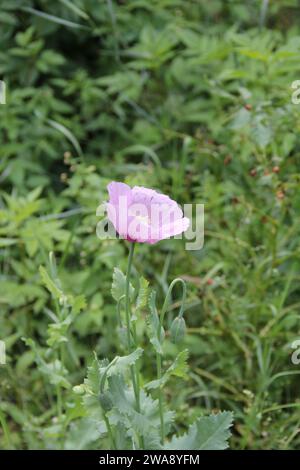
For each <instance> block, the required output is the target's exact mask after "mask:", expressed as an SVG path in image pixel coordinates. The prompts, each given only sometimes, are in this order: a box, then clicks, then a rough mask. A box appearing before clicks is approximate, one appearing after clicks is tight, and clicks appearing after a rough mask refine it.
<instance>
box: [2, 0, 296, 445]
mask: <svg viewBox="0 0 300 470" xmlns="http://www.w3.org/2000/svg"><path fill="white" fill-rule="evenodd" d="M0 8H1V11H0V33H1V45H0V76H1V77H2V78H3V79H4V80H5V82H6V84H7V104H6V105H1V106H0V138H1V146H0V157H1V163H0V181H1V191H0V237H1V238H0V246H1V248H0V254H1V263H0V266H1V277H0V339H2V340H5V342H6V347H7V365H5V366H0V394H1V402H0V421H1V425H2V426H1V427H0V448H15V449H27V448H31V449H40V448H41V449H45V448H66V449H73V448H74V449H78V448H82V449H83V448H87V449H92V448H99V446H100V444H99V439H98V430H97V429H96V428H95V426H92V425H91V422H90V421H89V420H88V419H87V418H86V416H85V410H84V408H83V406H82V403H81V399H80V396H78V395H77V394H76V393H75V392H74V390H73V387H74V386H75V385H78V384H80V383H82V381H83V378H84V377H85V375H86V368H87V366H88V365H89V364H90V363H91V361H92V359H93V351H96V353H97V355H98V356H99V357H104V356H108V357H109V358H111V356H112V354H113V353H115V351H117V350H119V342H120V341H119V338H118V337H117V335H116V334H115V330H116V320H115V318H116V315H115V304H114V301H113V299H112V297H111V292H110V286H111V281H112V270H113V267H114V266H118V267H119V268H121V269H123V270H124V269H125V266H126V256H127V248H126V245H125V243H123V242H118V241H101V240H99V239H98V238H97V237H96V235H95V229H96V224H97V222H98V221H99V218H98V217H97V216H96V209H97V206H98V204H99V203H100V202H102V201H103V200H105V199H106V198H107V192H106V185H107V183H108V182H109V181H111V180H117V181H125V182H127V183H128V184H130V185H134V184H139V185H144V186H149V187H153V188H157V189H158V190H160V191H162V192H165V193H167V194H169V195H170V196H171V197H172V198H174V199H176V200H178V201H179V202H180V203H182V204H183V203H186V202H200V203H204V204H205V224H206V230H205V232H206V235H205V245H204V248H203V249H202V250H200V251H189V252H187V251H185V250H184V245H183V244H182V245H181V244H180V242H179V241H176V242H174V241H172V240H168V241H164V242H161V243H159V244H158V245H156V246H155V247H154V248H153V247H152V248H151V249H149V248H148V247H147V246H139V247H138V250H137V254H136V260H135V273H136V275H137V274H139V275H140V274H143V275H144V276H145V277H148V278H149V279H150V280H151V281H152V283H153V284H154V285H155V286H156V287H157V289H158V290H159V292H160V295H161V296H162V295H163V294H165V293H166V288H167V284H168V282H169V281H170V279H173V277H174V276H181V277H183V278H185V279H186V280H187V281H188V310H187V312H186V319H187V324H188V330H189V333H190V334H189V335H188V338H187V340H186V347H187V348H188V349H189V351H190V358H189V363H190V366H191V370H192V373H190V376H189V380H188V381H187V382H186V385H185V386H184V387H182V386H177V388H176V385H173V386H172V387H170V388H169V392H168V396H167V399H168V400H170V401H172V404H173V409H175V410H176V413H177V417H178V420H179V422H181V423H182V427H181V428H180V429H178V430H177V431H180V430H183V429H184V428H185V425H186V423H188V422H191V421H192V420H193V419H194V418H195V417H196V416H199V415H201V414H206V413H208V412H209V411H211V410H219V409H227V410H232V411H233V412H234V416H235V425H234V428H233V437H232V438H231V441H230V445H231V447H232V448H235V449H247V448H252V449H270V448H275V449H293V448H297V447H298V448H299V446H300V437H299V434H298V431H299V425H300V410H299V408H300V401H299V375H298V374H299V372H300V370H299V366H297V365H293V364H292V363H291V353H292V349H291V343H292V342H293V340H295V339H297V338H298V337H299V336H300V332H299V307H300V290H299V266H300V264H299V257H300V251H299V239H300V224H299V206H300V192H299V182H300V157H299V150H300V140H299V129H300V113H299V109H300V108H299V106H297V105H294V104H292V102H291V93H292V90H291V83H292V82H293V81H294V80H296V79H299V78H300V65H299V53H300V29H299V21H298V18H299V14H300V5H299V2H297V1H296V0H294V1H293V0H290V1H288V0H280V1H279V0H278V1H270V2H268V1H264V0H263V1H261V0H252V1H248V2H244V1H238V0H236V1H235V0H228V1H221V0H210V1H204V0H152V1H151V2H150V1H147V0H128V1H122V0H119V1H112V0H76V1H69V0H56V1H53V2H49V1H46V0H37V1H33V0H24V1H22V0H10V1H9V2H7V1H5V0H1V2H0ZM49 251H54V252H55V254H56V259H57V272H55V266H54V264H53V262H52V263H51V266H50V265H49V258H48V253H49ZM40 265H43V266H45V267H46V269H47V270H48V271H49V269H50V268H51V269H52V275H53V276H54V277H59V279H60V282H61V286H62V289H63V291H64V292H66V293H67V295H68V296H69V299H71V300H70V301H71V302H72V303H73V308H72V311H71V313H70V315H69V317H68V321H67V322H65V321H63V320H62V319H60V318H58V317H57V313H56V310H55V305H54V304H53V300H52V298H51V295H50V293H49V292H48V291H47V290H46V289H45V288H44V282H45V279H44V281H43V276H41V275H40V273H39V266H40ZM44 276H45V275H44ZM83 295H84V297H85V298H83V297H82V296H83ZM173 307H174V308H175V307H176V298H174V304H173ZM145 313H146V312H144V313H143V315H145ZM170 317H172V311H171V312H170ZM141 328H142V325H141ZM61 344H64V346H63V357H61V356H59V357H60V359H58V358H57V357H58V356H57V352H58V351H59V350H60V348H61ZM175 352H176V351H175V350H174V346H172V345H171V344H170V345H169V347H168V354H169V355H170V358H171V357H173V356H174V354H175ZM146 359H147V360H146V363H145V365H144V375H145V378H147V376H148V375H149V376H151V372H152V364H153V357H148V358H146ZM58 392H59V394H58V395H57V393H58ZM57 396H59V398H60V400H61V401H60V403H59V406H58V407H57ZM102 445H103V446H105V441H104V443H102Z"/></svg>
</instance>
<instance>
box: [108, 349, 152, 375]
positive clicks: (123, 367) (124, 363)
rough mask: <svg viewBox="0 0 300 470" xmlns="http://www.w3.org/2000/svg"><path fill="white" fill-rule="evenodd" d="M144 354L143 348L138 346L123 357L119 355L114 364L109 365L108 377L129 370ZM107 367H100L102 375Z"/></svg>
mask: <svg viewBox="0 0 300 470" xmlns="http://www.w3.org/2000/svg"><path fill="white" fill-rule="evenodd" d="M142 354H143V349H142V348H137V349H136V350H135V351H133V352H132V353H131V354H129V355H128V356H122V357H118V356H117V360H116V362H114V364H113V365H112V366H111V367H109V369H108V371H107V377H111V376H113V375H117V374H124V373H125V372H127V371H128V369H129V367H130V366H132V365H133V364H135V362H136V361H137V360H138V359H139V358H140V357H141V355H142ZM105 369H106V368H103V369H100V374H101V375H102V372H104V371H105Z"/></svg>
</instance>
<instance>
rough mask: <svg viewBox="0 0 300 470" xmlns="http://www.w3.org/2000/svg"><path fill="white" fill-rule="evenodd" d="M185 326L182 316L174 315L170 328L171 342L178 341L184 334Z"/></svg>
mask: <svg viewBox="0 0 300 470" xmlns="http://www.w3.org/2000/svg"><path fill="white" fill-rule="evenodd" d="M185 331H186V326H185V320H184V318H183V317H176V318H175V319H174V320H173V322H172V325H171V328H170V338H171V341H172V343H175V344H176V343H180V342H181V341H182V340H183V338H184V335H185Z"/></svg>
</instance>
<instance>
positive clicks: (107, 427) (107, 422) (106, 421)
mask: <svg viewBox="0 0 300 470" xmlns="http://www.w3.org/2000/svg"><path fill="white" fill-rule="evenodd" d="M103 418H104V421H105V425H106V429H107V433H108V435H109V438H110V442H111V444H112V447H113V450H116V449H117V447H116V442H115V439H114V435H113V432H112V429H111V425H110V423H109V420H108V418H107V416H106V413H105V412H104V413H103Z"/></svg>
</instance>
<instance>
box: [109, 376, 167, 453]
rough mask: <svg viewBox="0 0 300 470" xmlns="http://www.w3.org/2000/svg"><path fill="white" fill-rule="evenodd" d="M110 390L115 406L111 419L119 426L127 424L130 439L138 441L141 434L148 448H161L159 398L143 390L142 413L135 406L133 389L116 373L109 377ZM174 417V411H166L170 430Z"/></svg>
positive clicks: (110, 414)
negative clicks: (155, 398) (154, 397)
mask: <svg viewBox="0 0 300 470" xmlns="http://www.w3.org/2000/svg"><path fill="white" fill-rule="evenodd" d="M108 391H109V393H110V397H111V399H112V402H113V405H114V408H113V409H112V410H111V411H110V412H109V413H108V417H109V421H110V423H111V424H112V425H114V426H116V428H118V427H119V426H120V425H123V426H125V428H126V430H127V435H128V438H130V440H132V439H134V440H135V441H136V443H138V438H137V435H138V434H139V435H141V436H143V438H144V441H145V448H146V449H160V448H161V445H160V419H159V406H158V400H154V399H153V398H152V397H150V396H149V395H147V394H146V393H145V392H144V391H143V390H142V391H141V394H140V406H141V413H138V412H137V411H136V408H135V397H134V393H133V390H132V389H131V388H128V387H127V386H126V384H125V381H124V378H123V376H121V375H115V376H113V377H110V378H109V379H108ZM173 419H174V413H172V412H165V413H164V421H165V427H166V429H167V430H168V428H169V427H170V424H171V422H172V421H173Z"/></svg>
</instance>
